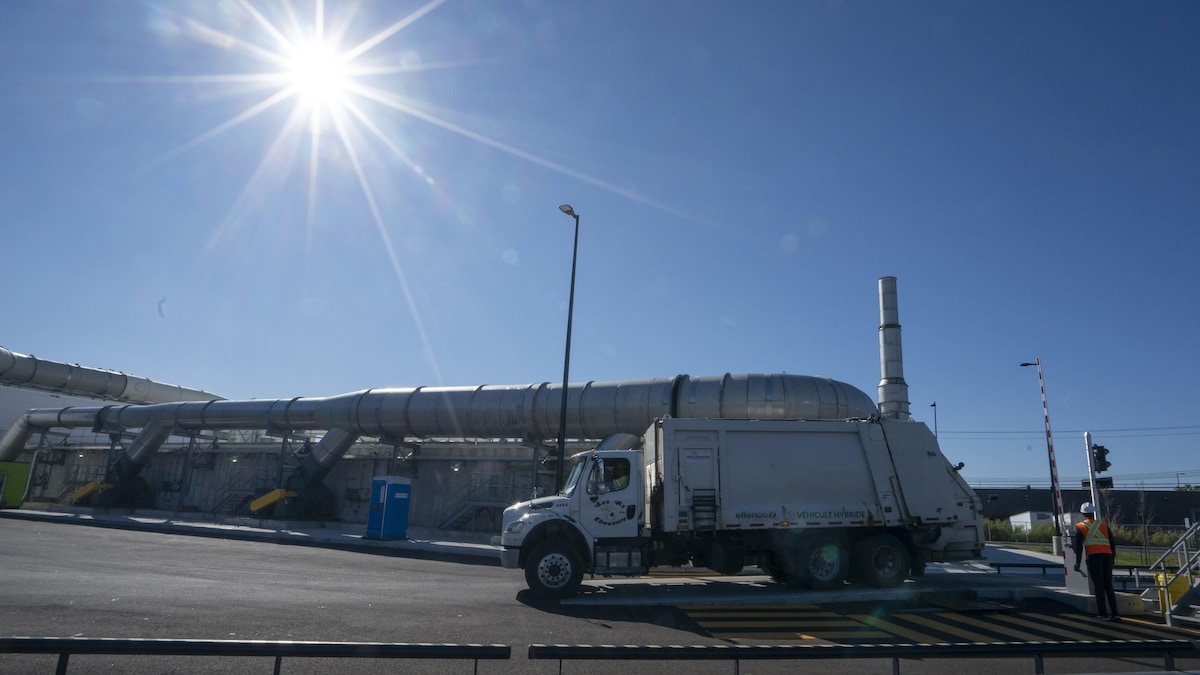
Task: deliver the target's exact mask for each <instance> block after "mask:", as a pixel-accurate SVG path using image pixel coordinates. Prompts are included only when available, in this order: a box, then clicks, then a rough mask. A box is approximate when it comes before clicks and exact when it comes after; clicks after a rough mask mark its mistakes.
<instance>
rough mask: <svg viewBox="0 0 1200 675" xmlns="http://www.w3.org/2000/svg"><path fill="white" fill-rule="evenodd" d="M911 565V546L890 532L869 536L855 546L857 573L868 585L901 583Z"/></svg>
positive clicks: (877, 586)
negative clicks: (909, 547)
mask: <svg viewBox="0 0 1200 675" xmlns="http://www.w3.org/2000/svg"><path fill="white" fill-rule="evenodd" d="M911 564H912V563H911V556H910V555H909V553H908V547H907V546H905V545H904V542H902V541H900V540H899V539H897V538H896V537H894V536H892V535H890V534H877V535H874V536H871V537H867V538H866V539H863V540H862V541H860V542H858V543H857V544H855V545H854V576H855V577H856V578H857V579H859V580H861V581H862V582H863V583H865V584H867V585H868V586H874V587H876V588H895V587H896V586H899V585H900V584H902V583H904V580H905V579H906V578H907V577H908V572H909V569H910V566H911Z"/></svg>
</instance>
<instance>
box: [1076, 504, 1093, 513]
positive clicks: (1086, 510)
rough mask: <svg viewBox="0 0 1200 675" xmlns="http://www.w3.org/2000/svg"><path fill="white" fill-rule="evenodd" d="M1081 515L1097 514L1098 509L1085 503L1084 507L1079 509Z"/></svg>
mask: <svg viewBox="0 0 1200 675" xmlns="http://www.w3.org/2000/svg"><path fill="white" fill-rule="evenodd" d="M1079 512H1080V513H1095V512H1096V507H1095V506H1092V503H1091V502H1084V503H1083V506H1081V507H1079Z"/></svg>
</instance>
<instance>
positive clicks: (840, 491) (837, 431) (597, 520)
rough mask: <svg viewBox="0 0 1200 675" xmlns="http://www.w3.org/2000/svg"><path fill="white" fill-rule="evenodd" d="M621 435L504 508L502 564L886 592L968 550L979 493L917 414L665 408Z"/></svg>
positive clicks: (550, 584)
mask: <svg viewBox="0 0 1200 675" xmlns="http://www.w3.org/2000/svg"><path fill="white" fill-rule="evenodd" d="M626 438H628V437H626ZM625 444H626V445H637V446H638V447H625V448H606V447H604V446H603V445H601V446H600V447H598V448H597V449H596V450H593V451H589V452H584V453H580V454H577V455H575V456H574V457H572V458H571V460H570V474H569V477H568V479H567V480H566V481H565V484H564V487H563V489H562V491H561V492H560V493H559V494H557V495H554V496H550V497H543V498H540V499H535V500H532V501H528V502H522V503H519V504H516V505H513V506H511V507H509V508H508V509H507V510H506V511H505V512H504V523H503V530H502V533H501V537H500V544H501V546H502V547H503V549H502V553H501V561H502V564H503V566H504V567H506V568H511V569H523V570H524V571H525V579H526V581H527V583H528V584H529V587H530V589H532V590H533V591H534V592H536V593H538V594H540V595H544V596H549V597H555V598H563V597H567V596H569V595H571V594H573V593H574V592H575V591H576V590H577V588H578V587H579V585H580V583H581V582H582V580H583V576H584V574H586V573H591V574H601V575H610V576H613V575H625V576H638V575H643V574H646V573H647V572H648V571H649V570H650V568H651V567H656V566H683V565H687V564H690V565H694V566H697V567H706V568H709V569H711V570H713V571H715V572H717V573H720V574H737V573H739V572H741V571H742V569H743V568H744V567H746V566H748V565H757V566H758V567H759V568H760V569H761V570H762V571H763V572H765V573H767V574H769V575H770V576H771V577H773V578H774V579H776V580H778V581H781V582H784V583H787V584H793V585H797V586H801V587H806V588H811V589H831V588H836V587H838V586H841V585H842V584H844V583H846V582H847V581H850V582H855V583H862V584H867V585H870V586H877V587H885V588H886V587H893V586H896V585H898V584H900V583H901V582H902V581H904V580H905V579H906V578H908V577H909V576H910V575H913V576H919V575H920V574H921V573H922V572H923V570H924V567H925V564H926V563H928V562H945V561H952V560H964V559H972V558H979V557H981V554H982V548H983V528H982V521H981V518H982V515H981V510H980V504H979V499H978V497H976V495H975V493H974V491H972V490H971V488H970V487H969V486H968V485H967V484H966V482H964V481H963V479H962V478H961V477H960V476H959V474H958V471H957V469H956V468H955V467H954V466H951V464H950V463H949V461H947V460H946V458H945V457H944V456H943V455H942V453H941V451H940V450H939V448H938V445H937V441H936V439H935V438H934V436H933V434H932V433H930V431H929V428H928V427H927V426H925V425H924V424H921V423H917V422H911V421H894V420H890V419H883V418H880V419H874V420H860V421H814V422H810V421H786V420H728V419H671V418H667V419H660V420H658V421H656V422H655V423H654V424H653V425H652V426H651V427H650V428H649V429H648V430H647V431H646V433H645V435H644V437H643V438H642V439H641V442H640V443H636V444H635V443H630V442H628V441H626V443H625ZM618 445H620V443H618Z"/></svg>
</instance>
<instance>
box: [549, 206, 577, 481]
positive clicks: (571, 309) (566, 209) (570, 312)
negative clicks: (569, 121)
mask: <svg viewBox="0 0 1200 675" xmlns="http://www.w3.org/2000/svg"><path fill="white" fill-rule="evenodd" d="M558 210H559V211H562V212H563V213H565V214H567V215H568V216H571V217H572V218H574V219H575V246H574V248H573V249H572V250H571V294H570V296H569V299H568V300H567V347H566V349H565V350H564V353H563V384H562V407H561V408H560V409H559V413H558V461H557V462H556V464H557V469H556V472H555V476H554V491H555V492H559V491H561V490H562V487H563V467H564V465H565V464H566V452H567V384H568V381H569V380H570V375H571V320H572V318H574V316H575V263H576V261H577V260H578V259H579V214H578V213H575V209H573V208H571V205H570V204H563V205H562V206H560V207H558Z"/></svg>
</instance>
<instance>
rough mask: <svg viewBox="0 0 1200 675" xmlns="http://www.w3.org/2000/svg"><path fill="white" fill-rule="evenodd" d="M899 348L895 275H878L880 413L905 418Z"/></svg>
mask: <svg viewBox="0 0 1200 675" xmlns="http://www.w3.org/2000/svg"><path fill="white" fill-rule="evenodd" d="M901 351H902V350H901V348H900V309H899V306H898V304H897V301H896V277H880V279H879V367H880V370H881V374H880V380H879V414H880V415H882V416H884V417H892V418H895V419H900V420H907V419H908V384H907V383H905V382H904V355H903V354H902V353H901Z"/></svg>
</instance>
